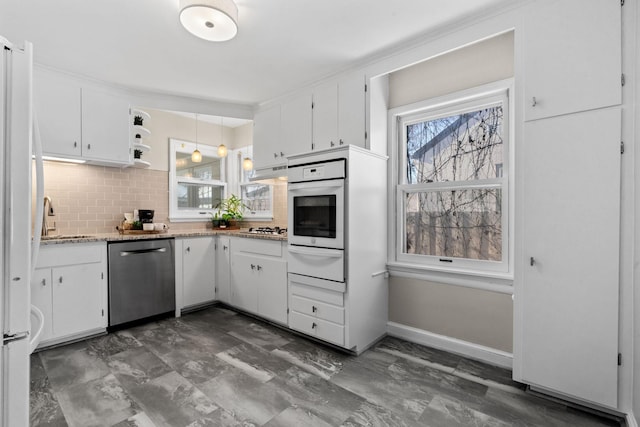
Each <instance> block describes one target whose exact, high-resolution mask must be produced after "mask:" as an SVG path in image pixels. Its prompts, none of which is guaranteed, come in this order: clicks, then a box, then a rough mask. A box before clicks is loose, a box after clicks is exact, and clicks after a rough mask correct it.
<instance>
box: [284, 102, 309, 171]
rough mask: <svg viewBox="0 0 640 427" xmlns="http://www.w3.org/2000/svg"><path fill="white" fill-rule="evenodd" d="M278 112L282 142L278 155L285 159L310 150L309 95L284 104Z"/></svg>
mask: <svg viewBox="0 0 640 427" xmlns="http://www.w3.org/2000/svg"><path fill="white" fill-rule="evenodd" d="M280 111H281V114H282V116H281V129H282V141H280V144H279V146H280V149H279V150H278V154H280V156H283V157H286V156H290V155H292V154H298V153H301V152H305V151H309V150H311V120H312V116H311V94H304V95H301V96H298V97H296V98H293V99H291V100H289V101H287V102H284V103H283V104H282V105H281V110H280ZM283 160H284V159H283Z"/></svg>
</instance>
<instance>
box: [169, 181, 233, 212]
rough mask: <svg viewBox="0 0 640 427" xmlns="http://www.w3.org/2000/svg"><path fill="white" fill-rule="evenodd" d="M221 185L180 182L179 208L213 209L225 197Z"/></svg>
mask: <svg viewBox="0 0 640 427" xmlns="http://www.w3.org/2000/svg"><path fill="white" fill-rule="evenodd" d="M223 192H224V187H222V186H220V185H215V186H214V185H207V184H192V183H186V182H178V209H180V210H183V211H184V210H190V209H213V208H215V207H216V206H217V205H218V203H220V201H221V200H222V199H223V198H224V193H223Z"/></svg>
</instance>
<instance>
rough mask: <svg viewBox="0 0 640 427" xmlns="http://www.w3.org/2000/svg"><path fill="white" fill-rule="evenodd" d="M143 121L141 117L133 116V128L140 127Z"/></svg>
mask: <svg viewBox="0 0 640 427" xmlns="http://www.w3.org/2000/svg"><path fill="white" fill-rule="evenodd" d="M143 120H144V119H143V118H142V116H135V117H134V118H133V124H134V126H142V122H143Z"/></svg>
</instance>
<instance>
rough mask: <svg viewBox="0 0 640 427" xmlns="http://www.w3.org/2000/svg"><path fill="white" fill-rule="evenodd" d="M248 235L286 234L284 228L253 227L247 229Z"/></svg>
mask: <svg viewBox="0 0 640 427" xmlns="http://www.w3.org/2000/svg"><path fill="white" fill-rule="evenodd" d="M249 233H250V234H275V235H281V234H287V229H286V228H280V227H255V228H250V229H249Z"/></svg>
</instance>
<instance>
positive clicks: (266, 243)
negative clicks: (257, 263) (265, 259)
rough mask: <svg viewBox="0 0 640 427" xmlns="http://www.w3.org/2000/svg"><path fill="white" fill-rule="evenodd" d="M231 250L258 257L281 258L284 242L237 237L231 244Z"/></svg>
mask: <svg viewBox="0 0 640 427" xmlns="http://www.w3.org/2000/svg"><path fill="white" fill-rule="evenodd" d="M231 250H232V251H233V252H247V253H251V254H257V255H267V256H277V257H281V256H282V242H279V241H273V240H266V239H253V238H250V237H236V238H234V239H233V242H232V243H231Z"/></svg>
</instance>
